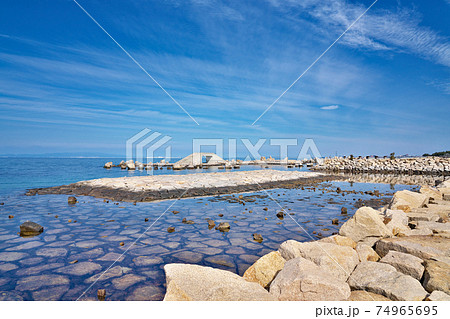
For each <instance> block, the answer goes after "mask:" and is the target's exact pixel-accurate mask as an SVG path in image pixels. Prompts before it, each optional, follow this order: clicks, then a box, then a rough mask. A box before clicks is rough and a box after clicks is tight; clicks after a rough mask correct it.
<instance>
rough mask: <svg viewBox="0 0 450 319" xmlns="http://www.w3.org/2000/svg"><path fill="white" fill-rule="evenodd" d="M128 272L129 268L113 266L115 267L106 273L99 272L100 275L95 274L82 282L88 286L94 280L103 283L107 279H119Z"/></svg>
mask: <svg viewBox="0 0 450 319" xmlns="http://www.w3.org/2000/svg"><path fill="white" fill-rule="evenodd" d="M130 270H131V268H128V267H121V266H115V267H112V268H110V269H108V271H107V272H101V273H98V274H95V275H94V276H92V277H89V278H88V279H86V280H85V281H84V282H85V283H88V284H90V283H93V282H94V281H96V280H97V281H105V280H108V279H111V278H114V277H120V276H122V275H123V274H125V273H127V272H129V271H130Z"/></svg>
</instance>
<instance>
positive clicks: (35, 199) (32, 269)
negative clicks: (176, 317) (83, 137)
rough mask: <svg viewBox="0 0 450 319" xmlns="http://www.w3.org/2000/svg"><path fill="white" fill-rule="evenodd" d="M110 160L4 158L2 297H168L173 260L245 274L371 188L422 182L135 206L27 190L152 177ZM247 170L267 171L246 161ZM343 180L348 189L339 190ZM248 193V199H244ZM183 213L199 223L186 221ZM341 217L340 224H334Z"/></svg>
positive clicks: (325, 231)
mask: <svg viewBox="0 0 450 319" xmlns="http://www.w3.org/2000/svg"><path fill="white" fill-rule="evenodd" d="M105 161H106V160H105V159H30V158H26V159H16V158H9V159H0V178H1V182H0V203H4V204H3V205H0V218H1V221H2V222H1V224H0V299H3V300H76V299H78V298H80V299H83V300H85V299H96V294H97V289H106V292H107V299H108V300H161V299H162V298H163V296H164V293H165V277H164V271H163V267H164V265H165V264H167V263H173V262H178V263H194V264H199V265H204V266H211V267H215V268H220V269H224V270H228V271H232V272H234V273H237V274H239V275H242V274H243V273H244V272H245V270H246V269H247V268H248V267H249V266H250V265H251V264H252V263H253V262H254V261H256V260H257V259H258V258H259V257H261V256H262V255H264V254H266V253H268V252H270V251H273V250H276V249H277V248H278V247H279V245H280V244H281V243H282V242H283V241H285V240H288V239H295V240H299V241H310V240H316V239H319V238H322V237H324V236H329V235H331V234H333V233H335V232H337V231H338V229H339V227H340V225H341V224H342V223H344V222H345V221H346V220H347V219H348V218H350V217H351V216H352V214H353V213H354V212H355V211H356V209H357V207H356V206H355V204H356V203H358V202H360V201H363V200H368V199H373V198H375V197H373V196H371V195H368V194H366V193H365V192H366V191H373V190H375V189H376V190H379V192H380V193H381V194H382V196H381V197H382V198H383V197H384V198H389V197H390V196H392V194H393V193H394V192H395V191H398V190H402V189H411V188H413V187H414V186H413V185H412V186H407V185H393V184H391V185H390V184H373V183H348V182H342V181H336V182H330V183H321V184H319V185H316V186H315V187H305V188H304V189H273V190H268V192H267V193H266V192H264V191H261V192H254V193H245V194H235V195H222V196H210V197H203V198H190V199H182V200H178V201H176V200H167V201H160V202H150V203H137V204H136V205H133V204H132V203H117V202H110V201H109V202H106V201H104V200H102V199H98V198H91V197H86V196H80V197H78V200H79V202H78V203H77V204H76V205H68V203H67V197H68V196H66V195H39V196H31V197H30V196H24V193H25V191H26V189H27V188H34V187H45V186H54V185H61V184H68V183H72V182H77V181H80V180H86V179H92V178H101V177H119V176H127V175H130V174H132V175H139V174H146V172H145V171H144V172H140V171H134V172H128V171H122V170H120V169H119V168H113V169H110V170H106V169H103V164H104V162H105ZM114 161H115V162H119V161H120V160H119V159H117V160H114ZM275 168H276V167H275ZM245 169H249V170H250V169H261V168H260V167H242V168H241V170H245ZM278 169H286V168H282V167H279V168H278ZM211 171H213V170H211V169H209V170H203V169H202V170H185V171H177V172H176V174H189V173H194V172H211ZM155 173H156V174H174V172H173V171H171V170H157V171H155ZM337 187H339V188H340V189H341V190H343V191H344V193H339V194H338V193H336V189H337ZM346 191H349V192H346ZM353 191H354V192H353ZM239 195H243V200H242V201H239V200H237V198H238V196H239ZM377 199H379V198H378V197H377ZM281 207H282V208H283V209H284V210H285V212H286V213H287V215H286V216H284V218H282V219H280V218H278V217H277V212H279V211H280V210H281ZM341 207H346V208H347V209H348V214H347V215H341V213H340V211H341ZM10 216H12V218H9V217H10ZM183 218H186V219H187V220H191V221H193V222H194V223H193V224H185V223H183V222H182V220H183ZM333 218H338V220H339V225H333V224H332V222H331V220H332V219H333ZM207 219H212V220H214V221H215V223H216V224H218V223H220V222H228V223H230V225H231V229H230V231H229V232H220V231H218V230H216V229H215V228H208V222H207ZM27 220H31V221H34V222H37V223H39V224H41V225H42V226H44V232H43V233H42V234H41V235H39V236H36V237H31V238H22V237H20V236H19V235H18V231H19V226H20V224H21V223H23V222H25V221H27ZM168 227H175V232H172V233H169V232H168V231H167V228H168ZM254 233H258V234H260V235H262V237H263V241H262V242H261V243H260V242H256V241H255V240H254V239H253V234H254ZM107 269H109V270H108V271H107V272H106V273H104V275H102V277H100V278H99V276H100V274H102V273H103V272H104V271H105V270H107ZM98 278H99V280H98V281H97V282H95V280H96V279H98ZM94 282H95V283H94Z"/></svg>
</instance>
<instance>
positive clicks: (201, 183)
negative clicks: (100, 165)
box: [26, 170, 338, 202]
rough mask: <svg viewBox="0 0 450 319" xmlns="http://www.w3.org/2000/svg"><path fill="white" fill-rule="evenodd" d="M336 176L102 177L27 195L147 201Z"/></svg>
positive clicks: (263, 172)
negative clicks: (58, 195) (63, 195)
mask: <svg viewBox="0 0 450 319" xmlns="http://www.w3.org/2000/svg"><path fill="white" fill-rule="evenodd" d="M334 179H338V178H337V177H334V176H331V175H325V174H322V173H316V172H299V171H278V170H256V171H233V172H223V173H198V174H187V175H154V176H136V177H121V178H103V179H95V180H89V181H81V182H78V183H74V184H69V185H63V186H55V187H47V188H35V189H30V190H28V191H27V193H26V195H29V196H33V195H45V194H66V195H85V196H93V197H97V198H104V199H110V200H114V201H128V202H149V201H155V200H165V199H174V198H180V197H181V198H187V197H200V196H211V195H221V194H231V193H242V192H254V191H260V190H261V189H272V188H295V187H299V186H304V185H311V184H315V183H320V182H323V181H329V180H334Z"/></svg>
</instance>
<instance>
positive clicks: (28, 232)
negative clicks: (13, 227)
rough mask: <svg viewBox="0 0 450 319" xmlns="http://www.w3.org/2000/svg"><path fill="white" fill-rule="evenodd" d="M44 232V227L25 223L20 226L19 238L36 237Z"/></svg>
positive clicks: (28, 222) (33, 223)
mask: <svg viewBox="0 0 450 319" xmlns="http://www.w3.org/2000/svg"><path fill="white" fill-rule="evenodd" d="M43 231H44V227H42V226H41V225H39V224H37V223H35V222H30V221H26V222H25V223H23V224H22V225H20V236H24V237H28V236H36V235H39V234H40V233H42V232H43Z"/></svg>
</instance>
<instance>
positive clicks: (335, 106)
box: [320, 105, 339, 110]
mask: <svg viewBox="0 0 450 319" xmlns="http://www.w3.org/2000/svg"><path fill="white" fill-rule="evenodd" d="M338 108H339V105H327V106H322V107H321V108H320V109H322V110H336V109H338Z"/></svg>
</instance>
